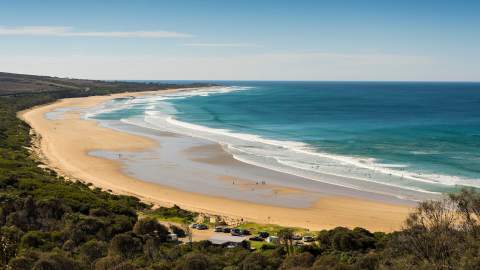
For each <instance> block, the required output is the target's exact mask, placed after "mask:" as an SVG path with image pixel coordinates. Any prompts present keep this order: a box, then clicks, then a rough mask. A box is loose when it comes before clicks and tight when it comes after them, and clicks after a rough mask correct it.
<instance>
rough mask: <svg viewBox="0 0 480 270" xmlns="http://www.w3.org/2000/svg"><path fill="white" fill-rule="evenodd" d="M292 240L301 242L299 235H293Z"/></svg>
mask: <svg viewBox="0 0 480 270" xmlns="http://www.w3.org/2000/svg"><path fill="white" fill-rule="evenodd" d="M292 239H293V240H297V241H298V240H302V236H301V235H299V234H295V235H293V237H292Z"/></svg>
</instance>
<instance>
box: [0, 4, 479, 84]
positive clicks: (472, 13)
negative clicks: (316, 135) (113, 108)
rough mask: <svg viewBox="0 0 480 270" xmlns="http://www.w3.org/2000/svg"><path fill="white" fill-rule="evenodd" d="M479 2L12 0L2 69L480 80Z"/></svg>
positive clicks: (93, 74)
mask: <svg viewBox="0 0 480 270" xmlns="http://www.w3.org/2000/svg"><path fill="white" fill-rule="evenodd" d="M478 14H480V1H453V0H452V1H442V0H437V1H429V0H418V1H408V0H403V1H389V0H384V1H375V0H364V1H360V0H356V1H341V0H337V1H321V0H317V1H306V0H303V1H302V0H299V1H282V0H277V1H267V0H265V1H262V0H259V1H225V0H224V1H208V0H191V1H182V0H176V1H173V0H172V1H167V0H165V1H162V0H157V1H153V0H152V1H147V0H143V1H142V0H136V1H133V0H132V1H122V0H117V1H98V0H97V1H88V0H84V1H65V0H64V1H50V0H43V1H33V0H32V1H22V0H15V1H13V0H12V1H4V0H0V70H1V71H9V72H21V73H33V74H47V75H56V76H69V77H82V78H95V79H193V80H200V79H205V80H213V79H219V80H237V79H242V80H249V79H251V80H434V81H435V80H442V81H444V80H447V81H450V80H451V81H480V64H479V63H480V30H479V29H480V16H479V15H478Z"/></svg>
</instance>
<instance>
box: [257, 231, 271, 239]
mask: <svg viewBox="0 0 480 270" xmlns="http://www.w3.org/2000/svg"><path fill="white" fill-rule="evenodd" d="M258 236H260V237H261V238H263V239H265V238H267V237H269V236H270V234H269V233H268V232H259V233H258Z"/></svg>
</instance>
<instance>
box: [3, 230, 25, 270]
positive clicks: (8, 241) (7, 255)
mask: <svg viewBox="0 0 480 270" xmlns="http://www.w3.org/2000/svg"><path fill="white" fill-rule="evenodd" d="M20 234H21V232H20V231H19V230H18V229H17V228H16V227H13V226H12V227H2V228H1V230H0V256H1V259H2V265H7V264H8V261H9V260H10V259H11V258H13V257H15V256H16V253H17V246H18V241H19V238H20Z"/></svg>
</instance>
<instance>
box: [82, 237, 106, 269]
mask: <svg viewBox="0 0 480 270" xmlns="http://www.w3.org/2000/svg"><path fill="white" fill-rule="evenodd" d="M79 253H80V257H81V258H82V261H85V262H88V263H91V262H93V261H95V260H96V259H98V258H101V257H104V256H105V255H107V243H105V242H103V241H98V240H90V241H88V242H86V243H85V244H83V245H82V246H81V247H80V249H79Z"/></svg>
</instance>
